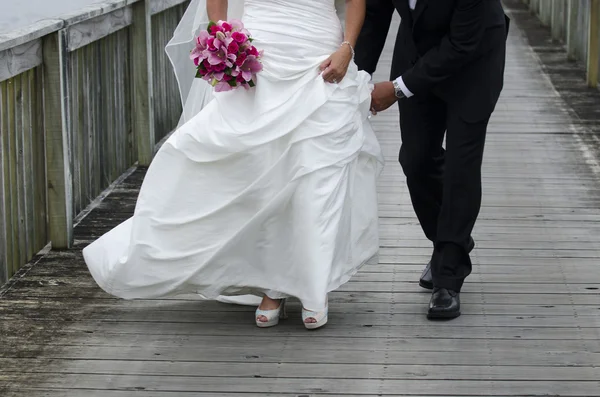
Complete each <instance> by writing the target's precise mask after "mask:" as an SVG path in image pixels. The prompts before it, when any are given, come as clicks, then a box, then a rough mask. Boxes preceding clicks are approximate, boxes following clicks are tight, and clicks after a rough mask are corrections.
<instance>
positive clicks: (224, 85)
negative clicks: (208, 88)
mask: <svg viewBox="0 0 600 397" xmlns="http://www.w3.org/2000/svg"><path fill="white" fill-rule="evenodd" d="M231 90H233V87H232V86H231V85H229V83H228V82H227V81H219V82H218V83H217V84H216V85H215V91H216V92H225V91H231Z"/></svg>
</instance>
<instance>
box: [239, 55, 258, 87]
mask: <svg viewBox="0 0 600 397" xmlns="http://www.w3.org/2000/svg"><path fill="white" fill-rule="evenodd" d="M240 69H241V71H242V77H243V78H244V80H246V81H250V80H252V76H253V75H255V74H256V73H258V72H260V71H262V69H263V66H262V64H261V63H260V62H259V61H258V59H257V58H256V56H254V55H250V56H249V57H248V58H247V59H246V61H245V62H244V64H243V65H242V66H240Z"/></svg>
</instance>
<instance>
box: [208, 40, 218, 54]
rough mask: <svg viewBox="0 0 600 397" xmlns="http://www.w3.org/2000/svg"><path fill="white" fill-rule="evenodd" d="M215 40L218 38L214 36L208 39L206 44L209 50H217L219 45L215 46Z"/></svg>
mask: <svg viewBox="0 0 600 397" xmlns="http://www.w3.org/2000/svg"><path fill="white" fill-rule="evenodd" d="M215 40H216V39H215V38H214V37H209V38H208V40H206V46H207V48H208V50H209V51H217V47H216V46H215Z"/></svg>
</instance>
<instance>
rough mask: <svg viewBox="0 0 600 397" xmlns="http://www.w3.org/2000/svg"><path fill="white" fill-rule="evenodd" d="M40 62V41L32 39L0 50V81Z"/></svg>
mask: <svg viewBox="0 0 600 397" xmlns="http://www.w3.org/2000/svg"><path fill="white" fill-rule="evenodd" d="M41 64H42V41H41V40H39V39H38V40H33V41H31V42H29V43H24V44H21V45H19V46H16V47H13V48H10V49H6V50H4V51H0V81H2V80H8V79H9V78H11V77H15V76H16V75H18V74H21V73H24V72H26V71H28V70H30V69H33V68H35V67H37V66H39V65H41Z"/></svg>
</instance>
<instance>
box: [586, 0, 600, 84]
mask: <svg viewBox="0 0 600 397" xmlns="http://www.w3.org/2000/svg"><path fill="white" fill-rule="evenodd" d="M589 5H590V6H589V7H590V11H589V12H590V16H589V18H590V24H589V29H590V30H589V35H588V56H587V84H588V86H590V87H592V88H596V87H598V78H599V73H598V70H599V68H600V0H589Z"/></svg>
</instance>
